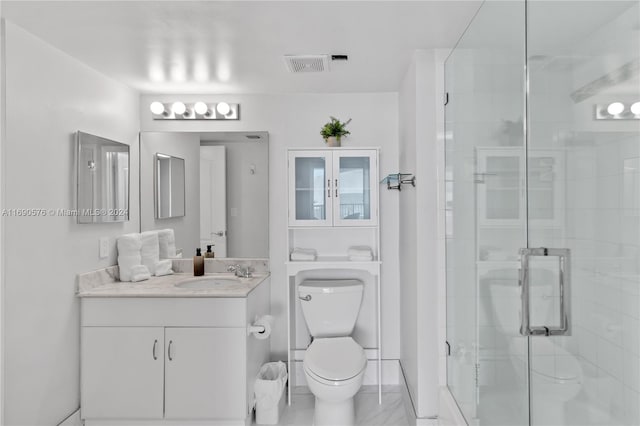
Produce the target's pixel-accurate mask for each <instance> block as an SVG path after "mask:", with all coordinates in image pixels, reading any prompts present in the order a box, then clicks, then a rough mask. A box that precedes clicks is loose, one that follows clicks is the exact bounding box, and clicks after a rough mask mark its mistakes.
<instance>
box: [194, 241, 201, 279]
mask: <svg viewBox="0 0 640 426" xmlns="http://www.w3.org/2000/svg"><path fill="white" fill-rule="evenodd" d="M193 275H194V276H196V277H200V276H202V275H204V257H202V253H201V250H200V249H199V248H197V249H196V255H195V256H193Z"/></svg>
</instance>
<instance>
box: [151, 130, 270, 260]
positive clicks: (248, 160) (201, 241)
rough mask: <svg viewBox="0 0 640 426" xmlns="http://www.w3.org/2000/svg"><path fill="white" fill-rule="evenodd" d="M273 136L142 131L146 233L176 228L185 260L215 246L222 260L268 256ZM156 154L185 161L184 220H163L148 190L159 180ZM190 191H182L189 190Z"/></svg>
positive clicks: (262, 134)
mask: <svg viewBox="0 0 640 426" xmlns="http://www.w3.org/2000/svg"><path fill="white" fill-rule="evenodd" d="M268 139H269V135H268V133H267V132H142V133H141V134H140V159H141V163H140V188H141V197H140V212H141V220H140V228H141V231H148V230H152V229H163V228H173V229H174V231H175V235H176V246H177V247H178V248H182V249H183V252H184V253H185V256H186V257H189V256H192V253H194V252H195V248H196V247H201V248H202V251H203V252H204V251H206V247H207V245H212V246H213V252H214V253H215V257H217V258H226V257H229V258H268V257H269V214H268V211H269V142H268ZM154 153H155V154H157V153H162V154H163V155H165V156H167V157H174V158H175V157H179V158H184V159H185V162H184V163H183V164H184V173H185V177H184V182H185V184H186V188H187V191H186V194H185V195H186V196H185V198H186V208H185V211H184V216H183V217H174V218H171V219H166V220H158V217H154V216H153V209H154V208H156V206H155V205H154V204H155V200H151V199H150V196H149V195H147V192H146V191H145V187H148V186H149V185H151V182H152V179H157V176H154V175H155V174H157V171H156V170H155V169H153V167H151V164H150V163H151V160H148V163H147V160H145V159H146V158H154V161H153V162H154V163H155V164H156V166H157V165H158V164H160V167H162V161H164V159H161V160H160V162H158V160H157V159H155V156H154ZM184 187H185V186H183V188H184Z"/></svg>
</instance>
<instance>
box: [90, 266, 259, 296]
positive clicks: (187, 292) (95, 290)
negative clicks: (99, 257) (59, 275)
mask: <svg viewBox="0 0 640 426" xmlns="http://www.w3.org/2000/svg"><path fill="white" fill-rule="evenodd" d="M268 276H269V273H268V272H267V273H265V272H261V273H254V274H253V276H252V277H251V278H237V277H236V276H235V275H233V274H228V273H212V274H205V275H203V276H200V277H194V276H193V274H184V273H180V274H173V275H165V276H163V277H151V278H150V279H148V280H146V281H140V282H137V283H131V282H122V281H113V282H102V283H99V284H98V283H96V284H95V285H92V286H87V287H84V286H81V287H80V290H79V291H78V293H77V296H78V297H247V295H248V294H249V293H251V291H252V290H253V289H254V288H256V287H257V286H258V285H259V284H260V283H261V282H263V281H264V280H265V279H266V278H267V277H268ZM215 278H219V279H224V280H229V279H231V280H233V281H234V282H223V283H220V284H217V285H215V286H213V287H210V288H185V287H180V286H179V285H178V284H180V283H185V282H189V281H195V280H202V279H215Z"/></svg>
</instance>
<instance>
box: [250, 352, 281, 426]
mask: <svg viewBox="0 0 640 426" xmlns="http://www.w3.org/2000/svg"><path fill="white" fill-rule="evenodd" d="M286 384H287V367H286V366H285V364H284V362H282V361H278V362H269V363H266V364H265V365H263V366H262V367H261V368H260V371H259V372H258V377H257V378H256V384H255V386H254V389H253V392H254V394H255V398H256V423H257V424H261V425H275V424H277V423H278V420H279V419H280V413H281V412H282V410H283V409H284V398H283V397H282V394H283V393H284V386H285V385H286Z"/></svg>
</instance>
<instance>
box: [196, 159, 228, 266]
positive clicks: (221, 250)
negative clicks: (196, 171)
mask: <svg viewBox="0 0 640 426" xmlns="http://www.w3.org/2000/svg"><path fill="white" fill-rule="evenodd" d="M209 244H213V245H214V247H213V249H212V250H213V251H214V252H215V254H216V257H227V159H226V151H225V147H224V146H201V147H200V247H202V249H203V250H205V249H206V246H207V245H209Z"/></svg>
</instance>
